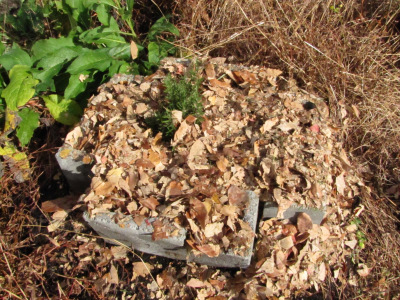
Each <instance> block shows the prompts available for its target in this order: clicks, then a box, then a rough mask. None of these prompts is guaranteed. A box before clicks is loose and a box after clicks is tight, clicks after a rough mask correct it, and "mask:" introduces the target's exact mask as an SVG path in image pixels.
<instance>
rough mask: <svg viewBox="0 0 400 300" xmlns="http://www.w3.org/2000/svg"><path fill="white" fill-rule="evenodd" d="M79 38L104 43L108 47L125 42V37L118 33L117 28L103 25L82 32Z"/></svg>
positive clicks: (86, 41)
mask: <svg viewBox="0 0 400 300" xmlns="http://www.w3.org/2000/svg"><path fill="white" fill-rule="evenodd" d="M79 39H80V40H81V41H83V42H85V43H88V44H90V43H96V44H105V45H107V46H108V47H115V46H118V45H121V44H125V43H126V41H125V39H124V38H123V37H122V36H120V35H119V30H117V31H115V30H113V29H111V28H108V27H105V26H99V27H96V28H93V29H89V30H87V31H85V32H83V33H82V34H81V35H80V36H79Z"/></svg>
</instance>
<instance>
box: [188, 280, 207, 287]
mask: <svg viewBox="0 0 400 300" xmlns="http://www.w3.org/2000/svg"><path fill="white" fill-rule="evenodd" d="M186 286H188V287H192V288H202V287H204V286H206V284H205V282H203V281H201V280H199V279H196V278H190V280H189V281H188V282H187V283H186Z"/></svg>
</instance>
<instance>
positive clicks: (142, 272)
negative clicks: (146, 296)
mask: <svg viewBox="0 0 400 300" xmlns="http://www.w3.org/2000/svg"><path fill="white" fill-rule="evenodd" d="M132 265H133V274H132V279H131V280H132V281H133V280H135V279H136V278H138V277H146V276H147V275H149V274H150V271H152V270H153V268H154V267H153V266H152V265H150V264H148V263H144V262H134V263H133V264H132Z"/></svg>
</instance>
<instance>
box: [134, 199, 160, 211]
mask: <svg viewBox="0 0 400 300" xmlns="http://www.w3.org/2000/svg"><path fill="white" fill-rule="evenodd" d="M139 202H140V204H142V205H143V206H144V207H147V208H149V209H151V210H155V209H156V207H157V205H158V204H160V203H159V202H158V201H157V199H156V198H154V197H150V198H146V199H140V200H139Z"/></svg>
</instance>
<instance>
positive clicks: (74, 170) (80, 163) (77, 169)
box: [56, 144, 93, 194]
mask: <svg viewBox="0 0 400 300" xmlns="http://www.w3.org/2000/svg"><path fill="white" fill-rule="evenodd" d="M86 155H87V154H86V153H85V152H84V151H80V150H76V149H74V148H72V147H70V146H69V145H66V144H64V145H63V146H62V147H61V148H60V149H59V150H58V151H57V153H56V159H57V162H58V164H59V165H60V168H61V171H62V172H63V174H64V176H65V178H66V179H67V181H68V184H69V187H70V189H71V190H72V191H73V192H74V193H76V194H82V193H84V192H85V190H86V189H87V188H88V187H89V186H90V182H91V178H92V177H93V174H92V171H91V169H92V166H93V165H92V164H86V163H84V157H85V156H86Z"/></svg>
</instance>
